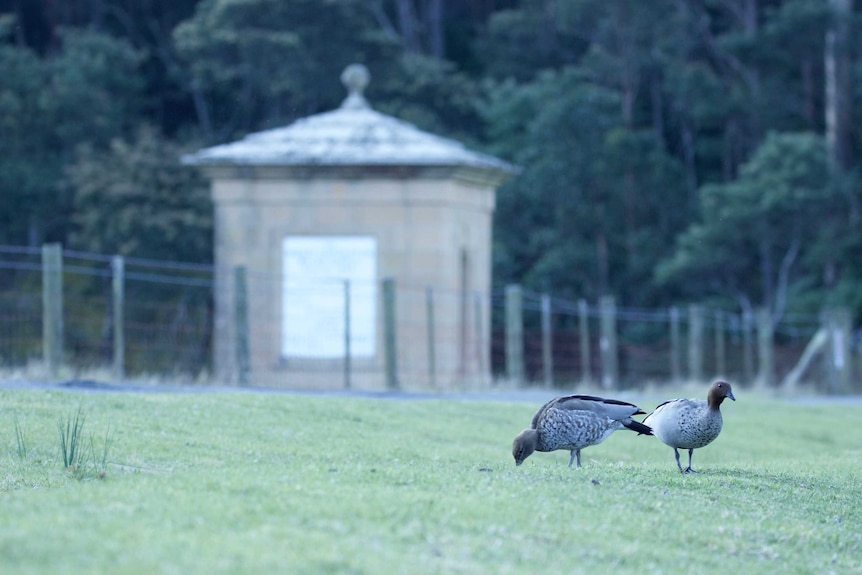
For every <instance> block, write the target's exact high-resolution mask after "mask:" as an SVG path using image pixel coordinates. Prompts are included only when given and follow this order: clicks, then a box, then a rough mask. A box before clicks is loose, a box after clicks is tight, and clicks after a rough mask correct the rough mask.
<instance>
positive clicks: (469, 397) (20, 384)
mask: <svg viewBox="0 0 862 575" xmlns="http://www.w3.org/2000/svg"><path fill="white" fill-rule="evenodd" d="M0 388H4V389H45V390H55V391H68V392H72V393H275V394H293V395H309V396H321V397H358V398H366V399H381V400H390V401H411V400H413V401H415V400H429V399H451V400H458V401H516V402H527V403H532V404H536V405H541V404H543V403H544V402H546V401H547V400H548V399H550V398H552V397H554V396H556V395H562V394H564V393H567V392H566V391H563V390H546V389H541V388H527V389H511V388H509V389H506V388H491V389H488V390H482V391H448V392H412V391H363V390H350V389H333V390H321V391H313V390H290V389H275V388H266V387H234V386H224V385H192V384H176V385H168V384H150V383H141V382H135V381H124V382H119V383H117V382H102V381H95V380H91V379H71V380H66V381H34V380H13V379H0ZM677 391H678V390H675V391H674V393H676V392H677ZM574 393H592V394H601V393H602V392H601V391H597V390H576V391H574ZM743 394H744V392H743ZM608 395H612V396H613V397H614V398H616V399H622V400H624V401H631V402H633V403H638V402H640V403H639V405H641V407H643V408H644V409H647V410H649V409H650V408H651V407H652V405H651V404H652V402H656V403H657V402H660V401H663V400H664V399H667V397H666V394H665V393H663V392H662V391H661V389H656V388H651V389H650V390H648V391H633V390H624V391H620V392H615V393H613V394H608ZM690 395H695V394H691V393H688V394H682V395H681V396H686V397H687V396H690ZM737 395H739V394H737ZM676 396H677V395H674V397H676ZM743 397H744V395H743ZM645 398H646V399H649V400H650V401H647V400H646V399H645ZM780 399H783V400H784V401H787V402H788V403H795V404H799V405H835V404H840V405H859V406H862V395H840V396H832V395H794V396H787V397H780Z"/></svg>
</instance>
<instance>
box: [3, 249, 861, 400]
mask: <svg viewBox="0 0 862 575" xmlns="http://www.w3.org/2000/svg"><path fill="white" fill-rule="evenodd" d="M42 254H43V252H42V249H41V248H28V247H20V246H0V270H2V274H0V366H2V367H5V368H16V367H23V366H27V365H31V364H34V363H39V362H41V361H43V358H44V353H43V352H44V342H43V334H44V331H43V330H44V328H45V327H44V318H45V311H46V310H45V309H44V305H45V303H44V296H43V293H42V289H43V264H42ZM113 260H114V256H108V255H104V254H94V253H88V252H80V251H74V250H64V251H63V252H62V299H63V303H62V309H63V312H62V322H63V338H64V339H63V349H62V351H63V355H62V357H63V365H64V367H65V368H66V369H68V370H71V371H72V372H73V373H85V372H86V371H87V370H98V369H106V368H107V369H110V368H111V367H112V366H113V367H114V368H116V354H117V350H116V349H115V348H116V345H117V341H118V340H117V338H116V333H115V329H116V326H117V325H118V323H117V322H116V321H115V320H116V318H115V314H116V313H121V314H122V318H121V319H122V322H121V324H119V325H122V331H123V333H122V336H123V337H122V340H121V341H122V342H123V343H122V345H123V350H122V368H123V370H122V373H123V376H124V377H128V378H134V377H139V376H143V375H147V376H152V375H161V376H165V377H171V378H176V377H184V378H193V379H199V378H207V377H210V378H212V377H216V378H217V377H227V378H228V379H231V380H233V381H234V382H236V380H237V378H238V377H239V376H238V375H237V374H238V373H239V371H242V369H248V370H250V372H251V378H250V379H248V380H247V382H248V383H249V384H251V385H255V384H256V383H257V382H262V381H265V380H264V379H263V378H258V377H256V374H258V373H260V372H263V371H267V370H268V371H272V372H273V373H275V376H274V379H272V378H271V379H270V380H267V381H266V383H265V385H281V386H285V387H289V386H292V385H293V383H292V382H294V381H296V379H295V378H292V377H291V374H292V373H294V372H295V373H301V374H303V375H304V376H309V377H311V379H310V380H309V381H318V382H320V384H319V385H321V386H325V387H348V386H357V387H362V386H363V385H364V384H363V383H362V382H363V375H364V374H377V375H374V377H378V378H379V377H380V376H379V373H380V372H381V371H383V370H385V369H388V367H387V366H386V365H385V364H387V362H388V361H389V360H388V359H387V358H386V357H384V356H385V352H386V349H387V348H386V346H387V345H389V343H388V340H387V337H389V334H382V333H379V331H380V330H381V329H382V328H381V326H384V325H385V324H384V322H382V321H378V320H377V319H374V318H372V319H369V318H368V317H365V316H363V315H362V313H366V312H367V313H373V314H374V315H375V316H376V317H379V316H380V315H381V314H384V313H385V309H386V303H385V301H383V300H382V299H381V294H382V292H383V290H382V289H381V288H380V286H366V287H363V286H359V285H354V286H349V285H348V286H345V284H344V282H341V281H339V282H333V283H332V284H331V285H328V286H325V287H321V286H310V287H309V286H306V287H307V288H308V289H311V290H312V291H313V292H316V294H317V295H319V296H320V297H319V298H317V300H315V298H314V297H312V296H313V295H314V294H311V295H310V294H306V295H303V296H301V298H300V299H302V301H304V302H311V303H313V302H314V301H317V302H318V304H319V305H322V306H324V307H326V306H329V308H328V310H327V313H325V314H320V313H318V312H320V310H317V311H315V310H313V309H312V310H302V309H300V310H295V313H294V315H292V316H289V315H288V314H287V313H286V312H285V313H284V314H283V313H282V311H283V309H282V307H283V306H288V305H289V304H287V303H285V302H286V301H287V300H285V299H284V298H285V297H286V295H285V294H287V293H288V292H287V291H285V290H286V289H287V288H285V284H284V283H283V278H282V277H281V276H280V275H278V274H273V273H270V272H267V271H262V270H248V272H247V282H248V284H247V285H248V290H249V293H248V294H247V297H248V306H249V307H248V309H247V314H248V317H247V318H246V322H247V323H248V324H250V326H251V327H248V326H246V327H245V328H242V329H248V330H249V333H248V334H246V336H247V337H248V338H249V339H248V340H247V341H246V345H247V346H249V350H248V365H247V366H245V367H243V366H242V365H239V364H238V363H237V362H236V361H235V360H236V342H237V341H238V340H237V338H238V337H240V335H241V333H240V332H241V331H242V329H241V327H238V326H237V324H235V323H230V325H223V324H224V323H225V322H224V321H223V320H221V319H220V318H219V316H218V315H217V307H218V306H217V302H218V301H220V300H221V301H222V302H228V304H229V305H233V304H231V303H230V302H233V301H234V298H235V295H236V294H235V285H233V284H232V282H231V281H224V278H231V277H233V276H232V273H233V270H219V269H217V268H215V267H214V266H212V265H207V264H187V263H181V262H169V261H158V260H147V259H140V258H124V260H123V262H124V272H123V289H124V296H123V300H122V307H121V309H120V311H119V312H118V311H117V308H116V305H115V297H116V293H115V286H114V283H113V282H114V276H115V271H114V269H113V267H112V261H113ZM219 277H221V278H222V281H217V278H219ZM301 287H302V286H299V287H297V286H294V287H293V288H292V289H294V290H298V289H300V288H301ZM345 290H346V291H345ZM363 290H366V292H367V293H364V292H363ZM227 292H229V293H227ZM296 293H299V292H296ZM327 294H328V295H327ZM340 294H344V296H343V297H344V298H345V299H343V300H341V299H339V298H341V297H342V296H341V295H340ZM394 294H395V295H394V298H395V301H396V302H397V304H395V307H394V308H393V309H394V310H395V313H396V314H397V315H398V316H399V317H398V321H397V333H394V334H391V336H392V338H393V345H395V346H397V353H396V355H395V356H394V358H395V360H396V361H397V365H396V366H395V369H396V370H397V374H396V376H397V382H398V383H399V384H403V385H404V386H406V387H423V388H447V387H451V386H453V385H458V380H459V379H460V380H470V381H472V382H474V383H475V382H476V381H480V380H487V382H488V383H491V384H493V383H494V382H500V381H503V380H509V379H511V373H510V371H509V370H510V364H509V363H507V359H508V358H507V353H506V350H507V330H508V329H510V326H509V325H508V324H507V321H506V309H505V308H506V305H507V303H506V296H505V293H504V291H503V290H494V291H493V292H492V293H490V294H481V293H474V292H466V291H453V290H442V289H436V288H435V287H434V286H416V285H398V284H395V291H394ZM368 301H373V306H372V307H371V308H370V310H371V311H369V308H368V305H369V304H368V303H367V302H368ZM333 302H336V303H335V304H333ZM363 302H365V303H363ZM284 309H287V308H286V307H285V308H284ZM348 310H349V311H348ZM362 310H365V311H362ZM305 312H308V313H305ZM314 313H318V315H316V316H315V315H313V314H314ZM606 313H607V311H606V310H603V309H602V308H601V307H600V306H599V305H596V303H589V304H587V303H586V302H578V301H569V300H564V299H559V298H553V297H547V296H543V295H542V294H537V293H533V292H528V291H525V292H523V306H522V310H521V314H522V318H523V320H522V326H521V327H522V329H523V338H522V341H521V345H522V348H523V379H524V381H523V382H522V383H525V384H536V385H550V386H553V387H556V388H561V389H571V388H574V387H578V386H582V385H585V384H590V385H597V384H600V382H601V381H602V370H603V369H606V367H605V366H604V365H603V358H602V351H601V350H602V345H603V337H604V334H603V331H602V322H603V314H606ZM310 314H311V315H310ZM675 314H676V315H675ZM285 317H294V318H298V319H295V322H296V321H301V322H304V323H302V324H300V326H299V328H297V324H296V323H294V324H289V323H287V324H286V323H285V319H284V318H285ZM700 317H701V319H700V320H699V321H700V324H699V325H698V326H693V324H692V321H693V320H692V319H691V318H690V317H689V315H688V313H687V311H686V309H679V310H676V311H674V310H671V309H635V308H616V309H615V310H614V318H613V320H614V322H615V323H614V325H615V333H614V339H615V346H616V347H615V348H616V358H617V360H618V366H617V367H616V369H617V371H618V374H617V381H616V382H615V385H618V386H622V387H639V386H642V385H644V384H646V383H649V382H667V381H670V380H673V379H677V378H683V379H687V378H690V377H692V376H693V375H694V374H692V373H691V365H692V361H695V360H693V359H692V358H691V357H690V356H689V354H690V353H692V352H691V351H690V349H688V347H687V344H686V342H688V341H690V339H691V337H692V330H698V334H699V335H698V337H700V338H701V341H702V344H701V345H700V351H699V352H698V353H700V354H701V356H699V357H697V358H695V359H696V363H697V365H698V366H699V367H698V369H699V370H700V372H701V373H700V374H698V375H699V376H700V377H702V378H705V379H708V378H711V377H716V376H723V377H728V378H731V379H732V380H734V381H743V382H746V383H748V382H751V381H752V380H753V378H754V376H755V374H756V371H757V369H758V366H757V357H758V356H757V349H756V344H757V342H756V341H755V340H756V334H755V333H754V332H753V328H752V325H751V323H750V320H749V319H747V318H746V317H745V316H743V315H742V314H740V313H736V312H734V311H732V310H717V309H703V310H702V314H701V316H700ZM315 318H317V319H315ZM231 322H233V320H231ZM821 324H822V322H821V319H820V318H819V317H817V316H806V315H795V316H787V317H785V318H783V319H782V320H781V322H779V323H778V324H777V325H776V326H774V335H773V357H774V374H775V378H776V380H777V381H781V379H782V378H784V377H785V376H786V375H787V374H788V373H789V372H790V371H791V370H792V369H793V367H794V366H795V365H796V364H797V362H798V361H799V359H800V357H801V356H802V354H803V351H804V350H805V347H806V345H808V343H809V342H810V341H811V339H812V337H813V336H814V335H815V333H816V332H817V331H818V329H820V327H821ZM674 325H676V328H675V327H674ZM674 329H676V330H677V331H676V332H674ZM362 330H366V331H365V332H363V331H362ZM368 330H371V331H368ZM346 334H350V335H346ZM288 336H290V337H292V338H300V339H299V340H296V341H293V342H292V343H290V342H288V343H285V342H286V341H287V339H286V338H287V337H288ZM303 337H306V338H310V339H308V340H307V341H302V338H303ZM363 337H364V338H365V339H364V340H363V339H362V338H363ZM321 342H323V343H321ZM325 342H337V343H334V344H332V345H333V346H334V347H333V348H332V349H333V350H335V351H333V352H332V353H328V352H327V351H326V350H325V349H321V348H319V346H321V345H329V344H326V343H325ZM261 349H271V353H269V354H268V355H267V354H264V353H262V352H261V351H260V350H261ZM291 350H294V351H293V352H291ZM296 350H305V351H304V352H302V353H300V352H298V351H296ZM273 358H276V359H273ZM857 359H858V358H857V356H856V354H855V353H854V354H853V357H852V361H853V362H854V363H855V361H857ZM220 365H227V366H228V369H226V370H221V375H219V372H220V368H219V366H220ZM453 366H454V367H453ZM447 370H449V371H447ZM453 370H454V371H453ZM115 373H116V370H115ZM453 373H454V378H453V376H452V374H453ZM816 373H819V372H816V371H815V374H816ZM225 374H227V375H225ZM369 377H370V376H369ZM314 385H318V384H316V383H312V386H314Z"/></svg>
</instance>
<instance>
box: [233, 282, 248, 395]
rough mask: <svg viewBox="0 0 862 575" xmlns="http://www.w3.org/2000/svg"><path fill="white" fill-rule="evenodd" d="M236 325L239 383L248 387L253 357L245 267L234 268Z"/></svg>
mask: <svg viewBox="0 0 862 575" xmlns="http://www.w3.org/2000/svg"><path fill="white" fill-rule="evenodd" d="M233 298H234V299H233V302H234V308H233V309H234V324H235V326H236V343H235V349H236V368H237V383H238V384H239V385H248V382H249V373H250V371H251V357H250V349H249V341H248V338H249V333H248V286H247V281H246V271H245V266H236V267H234V268H233Z"/></svg>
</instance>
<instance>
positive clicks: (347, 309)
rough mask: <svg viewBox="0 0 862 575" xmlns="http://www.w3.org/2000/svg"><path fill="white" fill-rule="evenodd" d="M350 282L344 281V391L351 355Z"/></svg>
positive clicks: (347, 379) (346, 385)
mask: <svg viewBox="0 0 862 575" xmlns="http://www.w3.org/2000/svg"><path fill="white" fill-rule="evenodd" d="M350 330H351V326H350V280H349V279H347V280H344V389H350V371H351V369H352V366H351V361H352V359H351V357H352V353H351V350H350Z"/></svg>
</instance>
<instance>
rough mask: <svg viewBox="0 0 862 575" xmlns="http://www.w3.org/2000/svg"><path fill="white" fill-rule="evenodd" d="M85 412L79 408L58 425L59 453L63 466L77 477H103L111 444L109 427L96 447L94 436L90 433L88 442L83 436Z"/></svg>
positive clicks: (105, 472) (111, 438)
mask: <svg viewBox="0 0 862 575" xmlns="http://www.w3.org/2000/svg"><path fill="white" fill-rule="evenodd" d="M85 421H86V414H85V413H84V412H83V410H82V409H81V408H78V410H77V411H76V412H75V413H74V415H73V414H71V413H70V414H69V415H67V416H66V417H65V419H61V420H60V423H59V425H58V427H59V437H60V454H61V457H62V459H63V468H64V469H65V470H66V471H69V472H71V473H72V475H74V476H75V477H77V478H78V479H90V478H97V479H104V478H105V476H106V474H107V469H108V453H109V451H110V449H111V445H112V444H113V437H112V435H111V427H110V425H109V426H108V428H107V430H106V431H105V437H104V440H103V442H102V446H101V449H100V450H97V449H96V444H95V438H94V436H93V435H92V434H91V435H90V437H89V442H88V441H87V440H86V439H85V438H84V422H85Z"/></svg>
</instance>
